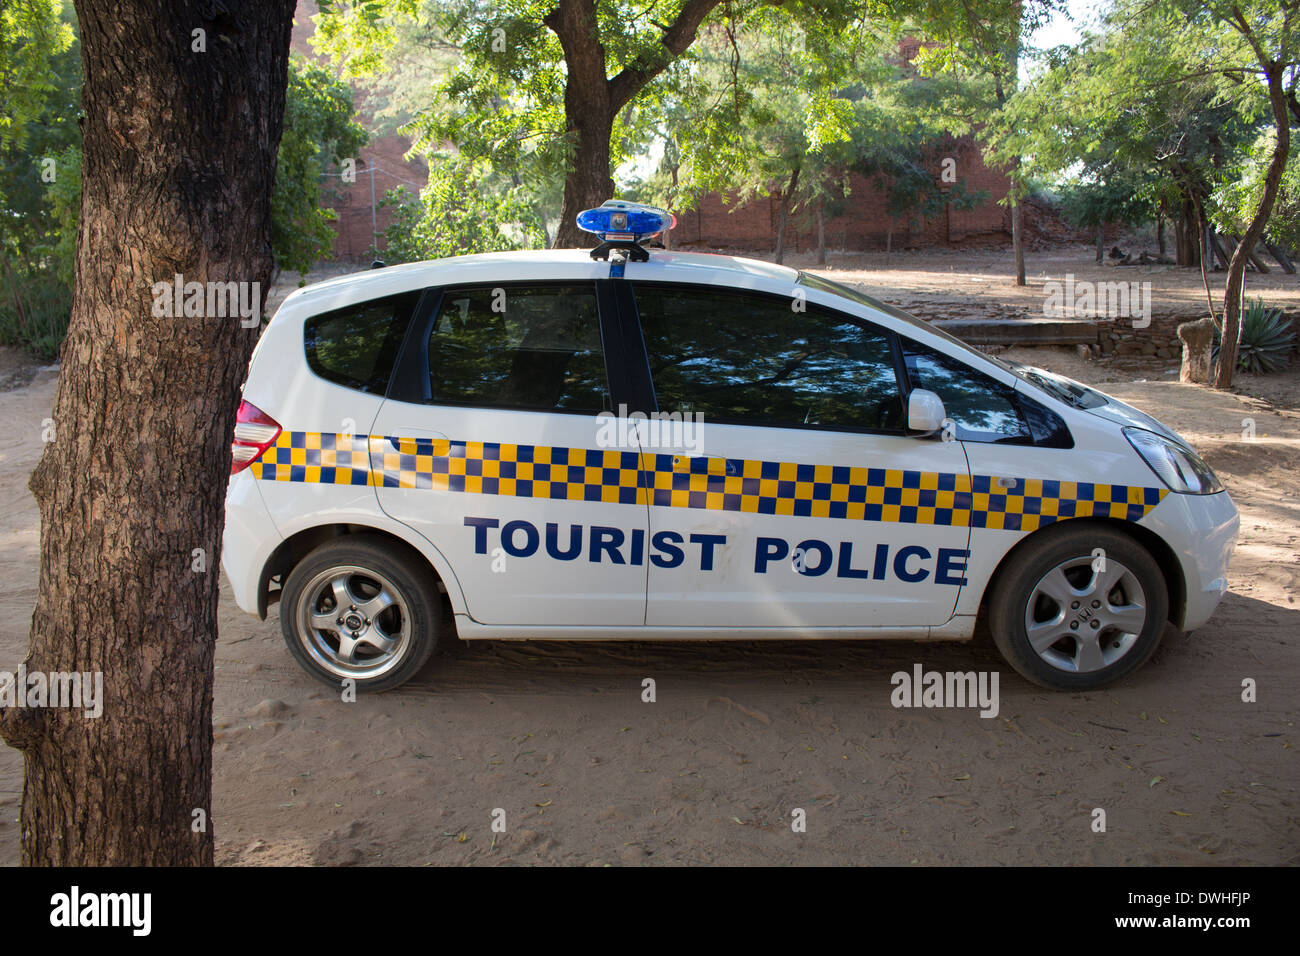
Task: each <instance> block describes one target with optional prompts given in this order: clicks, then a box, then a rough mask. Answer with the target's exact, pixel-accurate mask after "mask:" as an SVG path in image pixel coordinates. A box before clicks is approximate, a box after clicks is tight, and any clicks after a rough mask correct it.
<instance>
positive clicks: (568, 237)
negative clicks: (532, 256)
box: [542, 0, 721, 249]
mask: <svg viewBox="0 0 1300 956" xmlns="http://www.w3.org/2000/svg"><path fill="white" fill-rule="evenodd" d="M720 2H721V0H687V2H686V3H685V4H684V5H683V6H682V9H681V12H680V13H678V15H677V18H676V19H675V20H673V22H672V23H670V24H667V25H666V26H664V28H663V35H662V36H661V37H660V40H659V46H658V48H657V49H656V50H655V51H654V53H653V54H651V55H650V56H649V57H648V58H647V59H643V60H638V61H636V62H633V63H630V64H628V65H627V66H626V67H625V68H624V69H623V70H622V71H620V72H619V73H618V74H617V75H615V76H612V77H610V76H608V75H607V72H606V71H607V63H606V51H605V46H604V44H602V43H601V42H600V30H599V26H598V24H597V22H596V0H557V2H556V5H555V8H554V9H553V10H551V12H550V13H548V14H547V15H546V17H545V18H544V19H543V20H542V22H543V23H545V24H546V26H547V27H549V28H550V30H551V32H553V33H554V34H555V36H556V38H557V39H559V41H560V47H561V48H562V49H563V51H564V63H565V68H566V69H567V71H568V76H567V79H566V81H565V86H564V122H565V129H566V131H567V132H568V135H569V138H570V145H571V149H572V152H571V154H570V166H569V173H568V175H567V176H566V177H565V180H564V199H563V201H562V203H561V206H560V225H559V228H558V229H557V230H556V233H555V242H554V243H552V245H553V247H554V248H557V249H573V248H580V247H582V246H592V245H595V244H596V243H595V240H594V239H592V237H590V236H588V235H586V234H585V233H583V232H582V231H581V230H580V229H579V228H578V227H577V224H576V223H575V222H574V219H575V218H576V217H577V215H578V213H580V212H582V210H584V209H589V208H591V207H592V206H599V205H600V204H601V203H603V202H604V201H605V200H606V199H609V198H610V197H611V196H613V194H614V180H613V179H612V178H611V177H610V150H609V140H610V136H611V135H612V133H613V131H614V119H615V117H617V116H618V112H619V110H621V109H622V108H623V107H624V106H626V105H627V104H628V103H630V102H631V101H632V98H633V97H635V96H636V95H637V94H638V93H640V92H641V90H643V89H644V88H645V87H646V85H647V84H648V83H650V81H651V80H653V79H654V78H655V77H656V76H658V75H659V74H660V73H662V72H663V71H664V70H665V69H666V68H667V67H668V65H669V64H670V63H672V61H673V60H674V59H676V58H677V57H679V56H681V55H682V54H683V53H684V52H686V49H687V48H688V47H689V46H690V45H691V44H692V43H694V42H695V34H696V31H697V30H698V29H699V26H700V24H701V23H702V22H703V20H704V18H705V17H706V16H708V15H709V13H710V12H711V11H712V10H713V8H714V7H716V6H717V5H718V4H719V3H720Z"/></svg>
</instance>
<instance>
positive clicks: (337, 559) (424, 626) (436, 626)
mask: <svg viewBox="0 0 1300 956" xmlns="http://www.w3.org/2000/svg"><path fill="white" fill-rule="evenodd" d="M438 602H439V597H438V590H437V585H436V582H435V580H434V577H433V574H432V573H431V572H430V571H429V570H428V568H426V567H422V566H421V565H420V564H419V563H418V562H417V561H416V560H415V559H414V558H413V557H411V556H408V555H406V554H404V553H401V552H398V551H395V550H394V548H393V547H392V546H391V545H390V544H388V543H387V542H385V541H383V540H382V539H380V538H376V537H373V536H367V535H354V536H349V537H343V538H336V539H334V540H332V541H329V542H327V543H325V544H323V545H321V546H320V547H319V548H317V549H316V550H315V551H313V552H311V554H309V555H307V557H305V558H304V559H303V560H302V561H301V562H299V564H298V566H297V567H295V568H294V569H293V572H292V573H291V574H290V575H289V577H288V580H286V581H285V584H284V593H283V595H282V596H281V599H280V630H281V631H282V632H283V634H284V641H285V644H287V645H288V647H289V652H290V653H291V654H293V656H294V658H295V659H296V660H297V661H298V663H299V664H301V665H302V666H303V669H305V670H306V671H307V672H308V673H309V674H311V675H312V676H313V677H315V678H317V679H318V680H321V681H324V682H325V683H327V684H330V685H331V686H334V687H340V686H342V682H343V681H344V680H352V681H355V682H356V684H355V686H356V689H357V690H365V691H383V690H391V689H392V688H394V687H396V686H398V685H399V684H402V683H404V682H405V681H407V680H409V679H410V678H411V677H413V676H415V674H416V672H417V671H419V669H420V668H421V667H423V666H424V663H425V662H426V661H427V660H428V659H429V656H430V655H431V654H432V653H433V651H434V649H435V647H436V646H437V643H438V638H439V637H440V634H439V631H440V630H441V626H440V625H441V624H442V622H443V619H444V615H443V614H442V613H441V610H440V607H439V603H438Z"/></svg>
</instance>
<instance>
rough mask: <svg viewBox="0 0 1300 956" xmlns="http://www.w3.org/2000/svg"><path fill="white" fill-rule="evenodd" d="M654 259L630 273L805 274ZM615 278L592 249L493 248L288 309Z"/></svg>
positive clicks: (712, 259)
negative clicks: (424, 291)
mask: <svg viewBox="0 0 1300 956" xmlns="http://www.w3.org/2000/svg"><path fill="white" fill-rule="evenodd" d="M649 252H650V261H649V262H636V263H630V264H629V265H628V267H627V272H626V277H627V278H629V279H638V278H640V279H649V280H657V281H661V282H663V281H680V282H701V283H717V284H728V285H735V286H742V287H744V286H750V287H753V286H755V285H758V284H761V283H763V282H773V281H775V282H780V283H783V284H785V285H787V286H788V285H790V284H793V283H794V282H795V281H796V280H797V279H798V277H799V273H798V272H797V271H796V270H794V269H790V268H788V267H786V266H779V265H775V264H773V263H770V262H760V261H759V260H757V259H744V258H741V257H739V256H724V255H712V254H708V253H699V252H669V251H667V250H663V249H658V250H656V249H650V250H649ZM608 276H609V263H608V262H604V261H599V260H595V259H592V258H591V256H590V254H589V252H588V250H586V249H548V250H537V251H524V252H489V253H482V254H479V255H472V256H455V257H452V258H449V259H431V260H428V261H425V262H407V263H403V264H402V265H395V266H385V267H384V268H382V269H368V270H366V271H363V272H357V273H353V274H351V275H346V276H339V277H338V278H334V279H326V280H325V281H323V282H317V283H314V284H312V285H309V286H304V287H303V288H301V289H297V290H296V291H294V292H293V293H291V294H290V295H289V296H288V298H286V299H285V302H284V306H283V307H282V308H284V307H287V309H288V311H297V308H296V307H298V306H308V305H310V307H311V310H312V311H317V310H323V309H329V308H334V307H341V306H344V305H349V304H351V303H353V302H364V301H366V300H368V299H372V298H378V297H380V296H385V295H395V294H398V293H400V292H407V291H410V290H412V289H421V288H424V287H425V286H432V285H450V284H456V285H460V284H466V283H478V282H518V281H525V282H526V281H547V280H550V281H554V280H556V279H573V280H584V281H585V280H593V279H603V278H606V277H608Z"/></svg>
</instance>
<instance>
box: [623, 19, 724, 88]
mask: <svg viewBox="0 0 1300 956" xmlns="http://www.w3.org/2000/svg"><path fill="white" fill-rule="evenodd" d="M720 2H721V0H686V3H684V4H683V5H682V9H681V12H680V13H678V14H677V19H675V20H673V22H672V23H670V24H669V25H668V28H667V29H666V30H664V33H663V36H662V37H660V38H659V43H660V44H661V46H662V47H663V51H662V53H661V55H660V56H658V57H656V58H655V59H653V60H651V61H649V62H647V61H645V60H639V61H637V62H634V63H630V64H628V65H627V66H626V67H624V68H623V70H622V71H621V72H620V73H619V74H618V75H617V76H615V77H614V78H613V79H611V80H610V81H609V93H610V109H611V110H612V111H613V112H614V113H617V112H618V111H619V110H621V109H622V108H623V107H624V105H626V104H627V102H628V101H629V100H631V99H632V97H634V96H636V95H637V93H639V92H641V90H642V89H644V88H645V85H646V84H647V83H649V82H650V81H651V80H653V79H654V78H655V77H656V76H658V75H659V74H660V73H662V72H663V71H664V70H665V69H667V67H668V64H670V63H671V62H672V61H673V60H675V59H676V58H677V57H679V56H681V55H682V54H683V53H685V52H686V49H687V47H689V46H690V45H691V44H692V43H694V42H695V33H696V31H697V30H698V29H699V28H700V24H701V23H703V22H704V18H705V17H707V16H708V15H709V14H710V13H712V12H713V8H714V7H716V6H718V4H719V3H720Z"/></svg>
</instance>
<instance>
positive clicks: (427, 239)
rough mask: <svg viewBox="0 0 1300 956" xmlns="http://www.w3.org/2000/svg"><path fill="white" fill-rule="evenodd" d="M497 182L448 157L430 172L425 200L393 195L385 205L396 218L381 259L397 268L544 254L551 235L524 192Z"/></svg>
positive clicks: (423, 193)
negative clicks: (480, 256)
mask: <svg viewBox="0 0 1300 956" xmlns="http://www.w3.org/2000/svg"><path fill="white" fill-rule="evenodd" d="M488 181H491V174H490V171H488V170H486V169H484V168H483V167H482V164H481V163H480V164H479V166H478V168H475V167H474V165H473V164H472V163H470V161H469V160H467V159H465V158H464V157H448V159H447V160H446V161H445V162H441V163H437V164H435V165H434V166H433V168H432V169H431V171H430V176H429V184H428V185H427V186H426V187H425V188H424V189H423V190H422V191H421V193H420V195H419V197H418V198H417V197H415V196H412V195H411V193H410V191H409V190H407V189H406V188H405V187H399V188H398V189H394V190H390V191H389V193H388V195H387V196H385V197H384V202H383V205H385V206H391V207H392V208H393V210H394V217H393V221H392V223H391V224H390V225H389V227H388V228H387V229H386V230H384V240H385V246H386V248H385V249H384V250H383V251H382V252H379V251H376V252H375V255H377V256H380V257H382V258H383V260H384V261H385V262H386V263H388V264H389V265H392V264H394V263H397V262H417V261H420V260H423V259H441V258H444V257H447V256H459V255H467V254H470V253H476V252H504V251H507V250H510V249H520V248H538V247H540V246H541V245H542V244H543V243H544V241H545V231H544V229H543V226H542V222H541V220H540V218H539V217H538V216H537V213H536V212H535V211H534V209H533V207H532V205H531V204H530V203H529V202H528V201H527V200H526V198H525V197H524V194H523V191H522V189H520V188H518V187H510V186H509V185H508V184H501V183H495V184H494V188H491V189H482V188H480V184H481V183H484V182H488Z"/></svg>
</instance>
